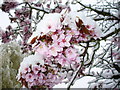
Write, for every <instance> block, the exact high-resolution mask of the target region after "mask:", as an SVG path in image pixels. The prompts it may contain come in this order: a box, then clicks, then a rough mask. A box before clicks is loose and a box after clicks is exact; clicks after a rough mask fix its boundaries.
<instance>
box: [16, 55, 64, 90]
mask: <svg viewBox="0 0 120 90" xmlns="http://www.w3.org/2000/svg"><path fill="white" fill-rule="evenodd" d="M57 72H58V70H57V69H56V68H52V67H51V66H50V65H47V64H45V63H44V58H43V57H42V56H40V55H37V54H35V55H30V56H28V57H26V58H24V60H23V62H22V63H21V67H20V69H19V74H18V75H17V78H18V80H20V81H21V83H22V84H23V86H25V87H27V88H34V87H38V88H47V87H48V88H51V87H53V86H54V85H56V84H58V83H60V82H61V80H62V79H63V76H61V74H59V73H57Z"/></svg>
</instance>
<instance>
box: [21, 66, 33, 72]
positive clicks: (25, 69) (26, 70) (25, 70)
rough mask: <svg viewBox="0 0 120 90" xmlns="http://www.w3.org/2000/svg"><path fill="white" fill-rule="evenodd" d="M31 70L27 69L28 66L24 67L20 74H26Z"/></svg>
mask: <svg viewBox="0 0 120 90" xmlns="http://www.w3.org/2000/svg"><path fill="white" fill-rule="evenodd" d="M30 71H31V69H30V68H29V66H27V67H25V68H24V69H23V71H22V73H27V72H30Z"/></svg>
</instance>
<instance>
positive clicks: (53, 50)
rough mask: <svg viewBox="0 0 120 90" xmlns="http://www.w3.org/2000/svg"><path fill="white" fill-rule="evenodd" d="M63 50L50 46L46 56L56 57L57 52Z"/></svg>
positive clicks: (54, 45) (56, 46)
mask: <svg viewBox="0 0 120 90" xmlns="http://www.w3.org/2000/svg"><path fill="white" fill-rule="evenodd" d="M62 50H63V49H62V48H60V47H59V46H58V45H56V44H53V45H51V46H49V51H48V55H49V56H57V55H58V52H60V51H62Z"/></svg>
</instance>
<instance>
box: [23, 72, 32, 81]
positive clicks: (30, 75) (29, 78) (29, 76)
mask: <svg viewBox="0 0 120 90" xmlns="http://www.w3.org/2000/svg"><path fill="white" fill-rule="evenodd" d="M25 79H26V81H27V82H33V81H34V75H33V74H31V73H28V74H26V76H25Z"/></svg>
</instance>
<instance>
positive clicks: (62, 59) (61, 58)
mask: <svg viewBox="0 0 120 90" xmlns="http://www.w3.org/2000/svg"><path fill="white" fill-rule="evenodd" d="M56 60H57V61H58V63H59V64H61V65H62V66H64V65H69V61H68V60H67V58H65V56H63V55H62V54H59V55H58V57H57V58H56Z"/></svg>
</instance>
